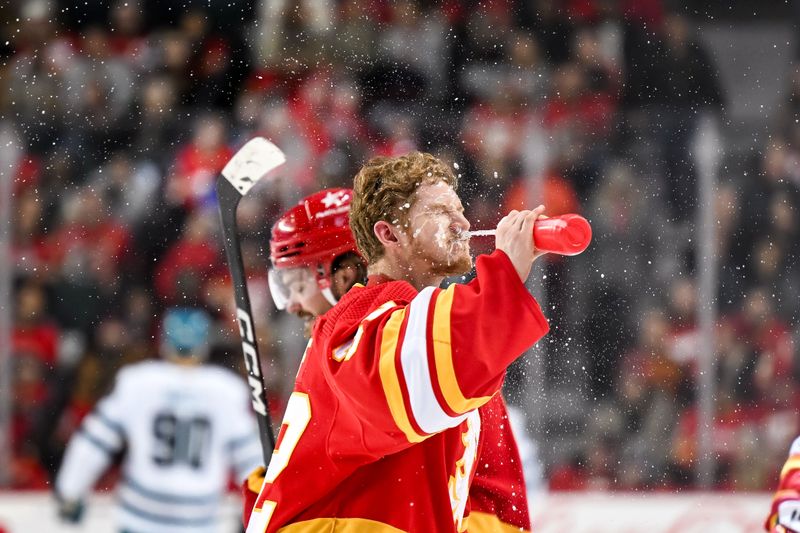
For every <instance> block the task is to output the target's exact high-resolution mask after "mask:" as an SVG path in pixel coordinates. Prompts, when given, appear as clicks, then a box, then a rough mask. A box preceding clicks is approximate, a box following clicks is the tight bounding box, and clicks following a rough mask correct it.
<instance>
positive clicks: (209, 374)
mask: <svg viewBox="0 0 800 533" xmlns="http://www.w3.org/2000/svg"><path fill="white" fill-rule="evenodd" d="M202 372H203V374H204V376H205V377H206V379H207V380H208V381H209V382H211V383H213V386H214V387H215V388H220V389H223V390H227V391H231V392H234V391H236V393H239V394H242V395H243V396H247V395H248V394H249V389H248V388H247V383H246V382H245V379H244V377H243V376H242V375H240V374H238V373H237V372H235V371H233V370H231V369H230V368H226V367H222V366H217V365H205V366H204V367H202Z"/></svg>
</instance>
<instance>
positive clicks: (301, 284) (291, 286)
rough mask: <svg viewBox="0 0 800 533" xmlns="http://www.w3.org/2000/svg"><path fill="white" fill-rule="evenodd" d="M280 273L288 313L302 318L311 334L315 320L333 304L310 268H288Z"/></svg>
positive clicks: (307, 332)
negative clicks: (320, 287) (323, 292)
mask: <svg viewBox="0 0 800 533" xmlns="http://www.w3.org/2000/svg"><path fill="white" fill-rule="evenodd" d="M279 273H280V280H281V283H282V285H283V287H284V291H285V294H286V311H288V312H289V313H291V314H293V315H295V316H298V317H300V318H302V319H303V320H304V321H305V328H306V334H309V333H310V332H311V328H312V327H313V326H314V319H316V318H317V317H318V316H320V315H322V314H324V313H325V312H327V311H328V309H330V308H331V304H330V303H329V302H328V300H326V299H325V296H324V295H323V294H322V291H320V289H319V285H318V284H317V280H316V278H315V277H314V273H313V272H312V271H311V269H310V268H307V267H298V268H286V269H281V270H280V271H279Z"/></svg>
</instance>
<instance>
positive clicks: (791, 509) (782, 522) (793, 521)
mask: <svg viewBox="0 0 800 533" xmlns="http://www.w3.org/2000/svg"><path fill="white" fill-rule="evenodd" d="M764 529H765V530H766V531H769V532H771V533H800V437H798V438H796V439H795V441H794V442H793V443H792V448H791V450H790V452H789V458H788V459H787V460H786V463H785V464H784V465H783V469H782V470H781V476H780V481H779V483H778V490H776V491H775V495H774V496H773V498H772V507H771V509H770V513H769V516H768V517H767V521H766V523H765V524H764Z"/></svg>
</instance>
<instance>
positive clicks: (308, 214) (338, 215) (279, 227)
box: [269, 189, 358, 309]
mask: <svg viewBox="0 0 800 533" xmlns="http://www.w3.org/2000/svg"><path fill="white" fill-rule="evenodd" d="M352 197H353V191H352V190H350V189H325V190H323V191H320V192H318V193H315V194H312V195H311V196H307V197H306V198H303V199H302V200H301V201H300V203H298V204H297V205H296V206H294V207H292V208H291V209H289V211H287V212H286V213H285V214H284V215H283V216H282V217H281V218H279V219H278V221H277V222H276V223H275V225H274V226H272V237H271V238H270V241H269V249H270V255H269V258H270V261H271V262H272V267H273V269H275V270H282V269H289V268H298V267H303V268H306V267H307V268H309V269H310V270H311V271H312V272H313V274H314V276H315V278H316V282H317V285H318V286H319V288H320V290H321V291H322V293H323V295H324V296H325V298H326V299H327V300H328V301H329V302H330V303H331V304H335V303H336V298H334V296H333V293H332V292H331V290H330V287H331V265H332V264H333V261H334V260H335V259H336V258H337V257H339V256H340V255H342V254H344V253H347V252H354V253H356V254H358V248H357V247H356V241H355V238H354V237H353V233H352V231H350V200H351V199H352ZM270 288H271V290H272V294H273V299H274V300H275V304H276V305H277V307H278V308H279V309H283V308H284V306H285V304H286V299H287V297H288V296H287V295H286V293H285V292H286V291H285V288H282V287H281V283H280V281H279V279H278V277H277V276H276V275H275V274H274V273H273V270H270Z"/></svg>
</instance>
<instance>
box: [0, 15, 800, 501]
mask: <svg viewBox="0 0 800 533" xmlns="http://www.w3.org/2000/svg"><path fill="white" fill-rule="evenodd" d="M220 4H221V3H220ZM224 4H225V6H226V7H224V8H223V7H219V6H217V3H210V2H182V3H180V4H178V3H174V4H173V3H172V2H146V1H144V0H117V1H113V2H111V3H102V2H100V3H95V2H88V3H84V4H83V5H82V6H79V7H75V6H74V5H69V3H67V2H47V1H44V0H29V1H25V2H22V1H20V2H17V3H16V10H15V11H16V12H12V11H14V10H11V9H4V10H3V15H2V17H3V18H5V19H6V20H4V21H3V25H2V31H3V33H4V34H3V35H2V39H0V54H2V61H1V62H0V117H2V118H0V138H1V139H2V140H3V142H2V143H0V154H2V155H0V160H2V161H8V162H9V164H5V163H4V167H7V168H11V169H13V185H12V188H13V191H12V192H13V200H12V201H13V220H12V235H11V240H12V242H11V247H12V257H10V258H8V259H5V258H4V268H5V267H8V266H10V267H11V268H12V269H13V281H14V287H13V298H14V302H13V310H14V311H13V312H14V317H13V321H14V322H13V334H12V362H13V371H14V373H13V393H12V399H13V421H12V422H13V424H12V434H13V448H14V465H13V471H12V483H13V486H14V487H17V488H44V487H45V486H47V483H48V480H49V478H50V476H51V475H52V473H53V472H54V470H55V468H56V467H57V465H58V462H59V460H60V455H61V453H62V452H63V447H64V444H65V442H66V440H67V439H68V437H69V435H70V434H71V432H72V431H74V429H75V428H76V426H77V423H78V421H79V420H80V419H81V417H82V416H84V415H85V414H86V413H87V412H88V410H90V409H91V407H92V406H93V404H94V402H95V401H96V400H97V399H98V397H99V395H101V394H102V393H103V392H104V391H106V390H107V388H108V386H109V384H110V382H111V380H112V379H113V376H114V373H115V372H116V370H117V369H118V368H119V367H120V366H122V365H124V364H127V363H130V362H133V361H138V360H141V359H145V358H149V357H154V356H155V355H156V354H157V349H158V341H159V339H158V332H157V329H156V324H157V323H158V319H159V317H160V313H161V311H162V310H163V309H164V308H165V307H167V306H171V305H179V304H183V303H185V304H191V305H200V306H202V307H205V308H206V309H207V310H208V311H209V312H210V313H211V314H212V315H213V316H214V317H215V319H216V321H217V328H216V339H215V343H214V345H215V350H214V355H213V357H212V359H213V360H214V361H215V362H216V363H218V364H224V365H229V366H234V367H236V366H239V365H240V364H241V363H240V359H241V356H240V355H239V351H238V350H239V349H238V348H237V344H238V337H237V335H238V332H237V331H236V330H235V329H234V327H235V324H234V322H233V317H234V316H235V312H234V310H233V296H232V290H231V282H230V279H229V277H228V275H227V272H226V265H225V263H224V257H223V256H224V252H223V250H222V249H221V239H220V236H219V225H218V220H217V217H218V215H217V212H216V198H215V193H214V188H213V185H214V180H215V177H216V176H217V174H218V173H219V171H220V170H221V168H222V167H223V166H224V165H225V163H226V162H227V161H228V159H229V158H230V156H231V155H232V154H233V153H234V152H235V150H236V149H237V148H238V147H239V146H241V144H243V143H244V142H245V141H246V140H247V139H249V138H251V137H252V136H254V135H262V136H265V137H267V138H269V139H271V140H272V141H273V142H274V143H275V144H277V145H278V146H279V147H281V148H282V149H283V150H284V151H285V152H286V155H287V159H288V162H287V164H286V165H285V166H284V167H283V168H282V169H281V170H280V171H279V173H280V176H278V179H276V180H275V181H274V182H271V183H270V184H268V185H264V186H262V185H259V186H257V187H256V188H255V189H254V190H253V191H252V192H251V194H249V195H248V197H247V198H246V199H245V200H244V201H243V202H242V205H241V207H240V213H239V215H240V226H241V231H242V233H243V247H244V257H245V263H246V265H247V268H248V270H249V274H248V275H249V278H250V291H251V296H252V298H253V304H254V309H255V310H256V313H255V314H256V315H257V317H258V319H257V326H258V331H259V335H258V337H259V343H260V346H261V351H262V356H263V357H264V363H263V364H264V366H265V368H267V369H268V370H267V372H266V373H267V375H268V380H269V388H270V396H271V397H272V400H273V401H272V405H273V409H274V410H275V418H277V419H280V417H281V411H282V407H281V406H282V401H283V399H284V398H285V396H286V395H287V394H288V392H289V390H288V388H289V387H290V385H291V381H292V376H293V375H294V370H295V368H296V365H297V363H298V360H299V356H300V354H301V353H302V346H303V344H304V343H303V340H302V338H301V333H300V328H299V325H296V324H294V323H293V322H292V321H291V320H286V319H285V317H283V316H282V315H281V314H279V313H278V312H277V311H276V310H275V309H274V308H273V306H272V303H271V300H270V298H269V294H268V286H267V283H266V267H267V257H268V247H267V243H268V238H269V228H270V224H271V221H273V220H274V219H275V218H276V216H277V215H278V214H279V213H280V211H281V210H283V209H284V208H286V207H288V206H289V205H290V204H291V203H293V202H295V201H296V200H298V199H299V198H301V197H302V196H303V195H306V194H309V193H311V192H314V191H316V190H319V189H321V188H324V187H332V186H349V185H350V183H351V180H352V176H353V175H354V174H355V171H356V170H357V169H358V168H359V166H360V165H361V164H362V163H363V162H364V161H365V160H366V159H368V158H369V157H371V156H374V155H389V154H400V153H404V152H407V151H408V150H411V149H421V150H424V151H430V152H433V153H435V154H437V155H440V156H442V157H444V158H446V159H447V160H449V161H452V162H453V164H454V167H455V168H456V170H457V173H459V174H460V175H461V179H462V189H461V195H462V197H463V199H464V201H465V205H466V209H467V216H468V218H469V220H470V221H471V222H472V225H473V227H475V228H490V227H493V225H494V224H495V223H496V222H497V221H498V220H499V219H500V218H501V216H502V215H503V214H505V213H506V212H507V211H508V210H510V209H515V208H519V207H521V206H532V205H536V204H538V203H543V204H545V205H546V206H547V208H548V211H547V212H548V214H551V215H557V214H562V213H568V212H579V213H583V214H584V215H586V216H587V218H589V219H590V221H591V223H592V225H593V228H594V242H593V245H592V246H591V247H590V249H589V250H588V251H587V252H586V253H585V254H583V255H581V256H579V257H576V258H570V259H568V260H564V259H563V258H560V257H552V258H551V259H549V260H548V262H547V264H546V266H545V267H544V273H543V274H542V275H541V279H542V280H544V282H543V283H544V296H543V299H544V301H546V302H547V314H548V315H549V316H550V317H551V318H552V322H553V326H554V327H553V332H552V333H551V336H550V342H549V343H547V344H546V346H545V347H544V349H543V350H542V353H541V354H540V357H542V358H543V360H544V363H543V368H544V375H545V378H546V379H545V382H544V384H543V389H544V390H545V392H542V394H545V393H546V391H560V390H563V389H570V391H571V392H570V394H568V395H567V396H566V398H567V401H564V402H562V403H561V404H560V403H558V402H556V401H553V402H549V404H550V405H553V406H555V409H556V411H558V410H559V409H561V408H562V407H563V413H564V414H563V416H561V415H559V414H558V413H555V414H549V415H547V416H544V417H538V418H537V420H538V421H539V423H538V424H533V423H532V424H531V431H532V432H533V434H534V435H535V436H536V439H537V440H538V444H539V447H540V454H541V455H542V460H543V461H544V466H545V472H546V475H547V479H548V483H549V485H550V487H551V488H553V489H619V490H640V489H642V490H644V489H663V490H667V489H677V488H682V487H693V486H695V485H696V483H697V476H696V474H697V472H696V470H697V459H698V457H697V451H698V450H697V441H698V439H697V435H698V418H697V416H698V415H697V390H698V377H699V369H698V358H699V357H700V356H701V355H702V354H700V353H698V351H699V348H698V333H697V320H696V316H695V313H696V309H697V303H698V302H697V275H698V261H699V258H698V257H697V254H696V252H695V246H696V240H697V237H696V234H697V232H696V230H697V224H696V219H697V214H698V207H699V206H698V205H697V198H698V195H697V192H696V191H697V182H698V174H699V170H698V165H697V164H696V161H695V158H694V157H695V156H693V155H692V154H693V153H695V151H693V149H692V147H693V144H692V143H693V140H694V138H695V135H696V132H697V130H698V127H699V124H701V123H703V122H702V120H705V117H710V119H711V120H712V121H715V122H716V124H718V126H719V128H720V130H721V131H722V133H723V137H724V132H725V124H726V120H725V116H726V115H725V105H726V94H728V93H730V92H731V91H734V90H735V87H725V86H723V84H722V83H721V82H720V80H719V76H718V70H717V65H716V64H715V61H714V58H713V55H712V54H711V53H710V51H709V49H708V48H707V46H706V45H705V44H704V43H703V41H702V40H701V39H700V37H699V35H698V33H697V27H698V22H697V20H695V19H693V18H690V17H688V16H687V15H686V14H685V13H684V12H682V11H676V10H673V9H670V7H669V6H667V5H664V3H663V2H662V1H661V0H645V1H633V0H569V1H566V2H557V1H555V0H536V1H530V2H523V1H513V0H497V1H495V0H488V1H482V2H471V1H468V2H454V1H448V0H441V1H413V0H401V1H398V2H385V1H380V0H372V1H364V0H339V1H334V0H322V1H300V2H285V1H277V0H276V1H272V2H263V3H256V2H254V1H246V0H238V1H233V2H225V3H224ZM794 64H795V65H797V64H798V63H797V62H795V63H794ZM787 80H789V82H790V83H791V86H790V87H789V89H788V91H787V94H788V97H787V99H786V101H785V102H784V104H783V107H782V110H781V113H779V115H780V116H779V117H777V118H773V119H769V124H767V127H768V128H769V130H770V132H771V133H770V135H769V136H767V137H766V138H767V139H768V140H767V141H765V142H764V143H761V144H759V145H758V146H756V147H753V148H752V149H751V150H750V151H748V153H746V154H734V155H732V156H730V157H729V159H728V160H726V162H725V164H723V165H722V166H721V169H720V172H719V176H718V180H719V183H718V187H717V190H716V196H715V204H714V206H713V208H714V209H715V215H714V218H715V220H716V226H715V228H714V229H715V232H716V240H715V242H716V249H715V252H716V254H717V256H718V257H719V276H718V307H719V313H720V314H719V321H718V324H717V336H716V350H715V353H714V361H715V370H714V372H715V378H716V379H715V383H716V386H717V393H716V403H715V409H716V419H715V424H714V428H713V435H714V438H713V442H714V447H715V449H714V452H715V456H716V471H715V487H717V488H720V489H739V490H753V489H769V488H772V485H773V484H774V483H775V480H776V479H777V472H778V470H779V468H780V465H781V464H782V462H783V459H784V458H785V454H786V450H787V449H788V444H789V443H790V441H791V439H792V438H793V437H794V436H796V435H797V434H798V433H800V417H798V416H797V413H798V407H800V381H799V380H800V365H798V362H797V354H796V352H797V349H796V347H795V338H796V337H797V335H798V334H800V321H798V310H799V309H798V308H799V307H800V298H798V290H799V289H800V288H799V287H798V284H800V277H798V275H799V274H800V272H798V266H797V261H796V258H797V254H798V246H800V235H798V232H800V220H798V215H799V213H798V208H799V207H800V196H799V194H800V126H799V125H798V119H799V118H800V115H799V113H800V75H799V74H798V71H797V70H795V71H794V73H793V74H791V75H789V76H787ZM701 119H702V120H701ZM473 244H474V248H475V249H476V251H482V250H486V249H487V247H488V246H489V245H490V244H491V243H490V242H483V241H479V240H475V241H474V243H473ZM537 284H538V282H537ZM295 326H297V327H295ZM529 374H530V368H528V367H527V366H526V365H525V364H521V365H520V367H519V368H517V369H516V370H515V371H514V372H512V373H511V375H510V376H509V395H510V400H511V402H512V403H519V404H521V405H525V401H524V395H525V394H530V393H531V391H530V388H529V387H527V386H526V377H529ZM562 404H563V405H562ZM567 404H569V405H567ZM567 419H568V420H567Z"/></svg>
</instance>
